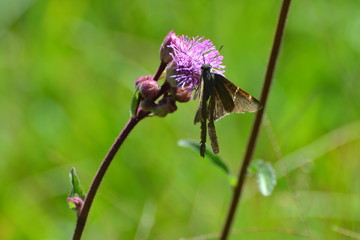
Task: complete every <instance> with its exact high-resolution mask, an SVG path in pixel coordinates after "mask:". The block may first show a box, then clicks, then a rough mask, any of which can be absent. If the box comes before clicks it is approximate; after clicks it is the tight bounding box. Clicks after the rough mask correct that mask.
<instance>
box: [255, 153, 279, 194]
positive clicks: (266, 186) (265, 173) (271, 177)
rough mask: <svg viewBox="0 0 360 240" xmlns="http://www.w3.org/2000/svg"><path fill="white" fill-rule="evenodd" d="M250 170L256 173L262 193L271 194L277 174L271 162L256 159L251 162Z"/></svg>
mask: <svg viewBox="0 0 360 240" xmlns="http://www.w3.org/2000/svg"><path fill="white" fill-rule="evenodd" d="M249 170H250V171H251V172H252V173H255V174H256V178H257V182H258V187H259V191H260V193H261V194H262V195H264V196H269V195H270V194H271V193H272V191H273V190H274V188H275V186H276V174H275V171H274V169H273V167H272V165H271V163H270V162H266V161H263V160H256V161H254V162H253V163H252V164H251V166H250V167H249Z"/></svg>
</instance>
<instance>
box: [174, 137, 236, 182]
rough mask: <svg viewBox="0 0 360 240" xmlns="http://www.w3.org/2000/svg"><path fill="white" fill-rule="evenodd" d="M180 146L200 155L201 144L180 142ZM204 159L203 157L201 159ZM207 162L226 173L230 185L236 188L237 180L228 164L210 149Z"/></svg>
mask: <svg viewBox="0 0 360 240" xmlns="http://www.w3.org/2000/svg"><path fill="white" fill-rule="evenodd" d="M178 145H179V146H181V147H187V148H190V149H191V150H193V151H194V152H195V153H197V154H199V153H200V143H199V142H196V141H194V140H190V139H188V140H180V141H178ZM200 158H202V157H200ZM204 159H205V160H209V162H210V163H211V164H212V165H213V166H214V167H216V168H217V169H220V172H222V173H224V174H225V176H226V177H227V178H228V180H229V183H230V185H232V186H234V185H235V184H236V179H235V178H234V176H232V175H231V173H230V170H229V168H228V166H227V165H226V163H225V162H224V161H223V160H222V158H221V157H220V156H219V155H215V154H214V153H212V152H211V151H210V150H209V149H208V148H206V149H205V156H204Z"/></svg>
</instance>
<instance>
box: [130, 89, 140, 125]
mask: <svg viewBox="0 0 360 240" xmlns="http://www.w3.org/2000/svg"><path fill="white" fill-rule="evenodd" d="M139 98H140V93H139V90H138V89H136V90H135V93H134V95H133V98H132V99H131V107H130V117H131V118H135V117H136V110H137V108H138V106H139Z"/></svg>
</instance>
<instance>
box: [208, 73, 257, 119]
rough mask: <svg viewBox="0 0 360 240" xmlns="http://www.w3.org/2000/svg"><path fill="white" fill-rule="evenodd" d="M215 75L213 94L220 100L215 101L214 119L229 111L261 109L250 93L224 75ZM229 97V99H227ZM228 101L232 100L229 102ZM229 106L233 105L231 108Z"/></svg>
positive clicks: (238, 111)
mask: <svg viewBox="0 0 360 240" xmlns="http://www.w3.org/2000/svg"><path fill="white" fill-rule="evenodd" d="M214 75H215V76H214V77H215V93H217V94H215V95H217V96H216V97H217V98H218V100H220V101H216V105H215V113H214V119H215V120H217V119H219V118H222V117H224V116H226V115H227V114H229V113H233V112H235V113H244V112H256V111H258V110H259V109H261V107H262V105H261V103H260V102H259V101H258V100H257V99H256V98H254V97H252V96H251V95H250V94H248V93H247V92H245V91H244V90H242V89H240V88H239V87H238V86H236V85H235V84H233V83H232V82H230V81H229V80H228V79H226V78H225V77H224V76H222V75H219V74H214ZM229 98H231V101H229ZM229 102H232V104H231V103H229ZM231 106H233V107H232V108H231Z"/></svg>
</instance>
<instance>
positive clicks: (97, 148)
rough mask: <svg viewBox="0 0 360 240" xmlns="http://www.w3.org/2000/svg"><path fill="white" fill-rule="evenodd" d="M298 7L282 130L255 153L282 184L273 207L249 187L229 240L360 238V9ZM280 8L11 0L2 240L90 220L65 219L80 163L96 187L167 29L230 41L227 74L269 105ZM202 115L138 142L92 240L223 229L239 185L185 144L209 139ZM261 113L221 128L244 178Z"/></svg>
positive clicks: (54, 233)
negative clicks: (71, 175)
mask: <svg viewBox="0 0 360 240" xmlns="http://www.w3.org/2000/svg"><path fill="white" fill-rule="evenodd" d="M292 2H293V3H292V6H291V8H290V13H289V19H288V21H287V24H288V25H287V29H286V32H285V36H284V41H283V43H284V44H283V46H282V49H281V52H280V59H279V62H278V64H277V67H276V71H275V73H274V77H275V81H274V84H273V85H272V88H271V91H270V96H269V102H268V105H267V106H266V109H265V111H266V115H267V117H268V119H269V121H268V124H266V123H264V125H263V127H262V129H261V133H260V136H259V139H258V144H257V147H256V152H255V153H254V158H255V159H266V160H267V161H269V162H272V163H274V164H273V166H274V169H275V171H276V174H277V176H278V179H277V185H276V189H275V191H274V192H273V193H272V194H271V195H270V196H269V197H266V198H264V197H263V196H261V195H260V194H257V193H258V188H257V186H256V185H257V182H256V180H253V179H251V178H249V179H247V181H246V183H245V184H246V186H245V191H244V192H243V196H244V198H243V200H242V201H241V203H240V208H239V209H238V211H237V215H236V221H235V223H234V226H233V229H234V232H233V235H232V236H231V239H230V240H236V239H247V240H253V239H266V240H272V239H274V240H277V239H284V240H295V239H302V238H301V237H300V236H299V235H301V236H303V235H305V236H308V235H311V238H308V239H327V240H332V239H336V240H337V239H342V238H345V236H343V235H342V234H341V233H339V232H338V231H333V230H332V229H333V227H334V226H339V228H341V229H347V230H351V231H352V232H357V233H359V232H360V230H359V227H358V226H359V222H360V205H359V202H360V199H359V196H360V181H359V174H358V171H359V169H360V161H359V159H358V156H360V151H359V149H360V139H359V138H360V134H359V129H360V122H359V119H360V111H359V109H360V101H359V99H360V91H359V89H360V81H359V76H360V68H359V59H360V39H359V36H360V34H359V9H360V1H359V0H348V1H341V0H332V1H326V0H315V1H309V0H305V1H292ZM279 6H280V2H279V1H240V0H227V1H224V0H221V1H220V0H214V1H190V0H184V1H162V0H148V1H125V0H120V1H119V0H117V1H115V0H108V1H96V0H95V1H87V0H79V1H45V0H38V1H29V0H3V1H0V33H1V34H0V76H1V77H0V113H1V117H0V176H1V182H0V189H1V191H0V213H1V214H0V239H4V240H18V239H28V240H38V239H54V238H55V239H71V236H72V233H73V229H74V226H75V221H76V216H75V214H74V213H73V212H71V211H67V205H66V198H67V196H68V191H69V184H68V181H67V179H66V178H65V177H64V176H66V174H68V170H69V168H70V167H71V166H75V167H76V169H77V170H78V172H80V173H81V183H82V184H83V186H84V189H87V188H88V187H89V186H90V184H91V181H92V179H93V176H94V174H95V173H96V170H97V168H98V166H99V164H100V163H101V160H102V159H103V157H104V155H105V154H106V152H107V151H108V150H109V148H110V146H111V144H112V143H113V141H114V139H115V138H116V137H117V135H118V133H119V132H120V131H121V129H122V128H123V126H124V125H125V124H126V122H127V121H128V119H129V109H130V104H131V98H132V96H133V94H134V81H135V79H136V78H137V77H139V76H142V75H147V74H154V73H155V71H156V69H157V67H158V65H159V56H158V51H159V47H160V44H161V41H162V40H163V38H164V37H165V35H166V34H167V33H168V31H169V30H171V29H173V30H175V32H176V33H177V34H186V35H189V36H196V35H201V36H205V37H206V38H209V39H211V40H212V41H213V42H214V43H215V45H216V47H219V46H221V45H224V47H223V49H222V50H221V53H222V55H223V56H224V64H225V65H226V73H225V75H226V77H227V78H228V79H229V80H231V81H232V82H234V83H235V84H236V85H238V86H239V87H241V88H242V89H244V90H246V91H247V92H249V93H250V94H252V95H253V96H254V97H259V95H260V91H261V87H262V81H263V78H264V75H265V69H266V65H267V60H268V57H269V54H270V48H271V45H272V39H273V36H274V29H275V25H276V22H277V15H278V13H279ZM197 105H198V101H197V100H195V101H191V102H189V103H184V104H178V110H177V111H176V112H175V113H174V114H170V115H168V116H167V117H166V118H164V119H159V118H155V117H152V118H148V119H145V120H144V121H142V122H140V123H139V124H138V125H137V126H136V128H135V129H134V131H133V132H131V133H130V135H129V137H128V139H127V140H126V141H125V143H124V145H123V147H122V148H121V149H120V151H119V153H118V155H117V156H116V157H115V159H114V162H113V163H112V164H111V166H110V167H109V172H108V174H107V175H106V176H105V177H104V181H103V183H102V184H101V186H100V191H99V194H98V195H97V196H96V197H95V199H94V205H93V206H92V211H91V213H90V215H89V219H88V222H87V227H86V229H85V234H84V239H87V240H93V239H149V240H152V239H156V240H165V239H180V238H184V237H188V238H194V237H195V236H198V235H204V234H208V233H214V232H219V231H220V229H221V225H222V223H223V220H224V215H225V212H226V210H227V206H228V204H229V199H230V194H231V191H229V188H228V187H227V186H224V181H223V180H224V179H223V176H221V174H218V172H216V171H214V169H212V168H211V167H207V166H206V164H204V163H203V162H201V161H196V159H197V158H198V156H197V155H198V154H196V155H195V154H194V153H192V152H190V151H187V150H186V149H184V148H179V147H178V146H177V144H176V143H177V141H178V140H179V139H199V135H200V129H199V126H194V125H193V118H194V115H195V111H196V107H197ZM253 119H254V114H241V115H240V114H232V115H229V116H226V117H224V118H223V119H221V120H219V121H217V122H216V123H215V124H216V129H217V133H218V138H219V143H220V148H221V152H220V153H221V156H222V157H223V158H224V159H226V160H227V161H226V162H227V166H228V168H229V169H231V171H232V172H233V173H237V171H238V168H239V166H240V165H241V160H242V156H243V153H244V149H245V148H246V144H247V139H248V136H249V131H250V129H251V126H252V122H253ZM293 190H294V191H293ZM294 194H295V195H294ZM148 206H153V207H148ZM39 226H42V227H39ZM254 229H261V231H254ZM304 239H306V238H304Z"/></svg>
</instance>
